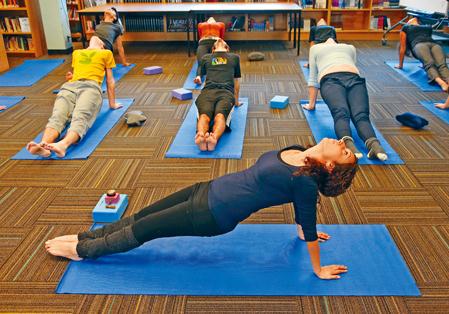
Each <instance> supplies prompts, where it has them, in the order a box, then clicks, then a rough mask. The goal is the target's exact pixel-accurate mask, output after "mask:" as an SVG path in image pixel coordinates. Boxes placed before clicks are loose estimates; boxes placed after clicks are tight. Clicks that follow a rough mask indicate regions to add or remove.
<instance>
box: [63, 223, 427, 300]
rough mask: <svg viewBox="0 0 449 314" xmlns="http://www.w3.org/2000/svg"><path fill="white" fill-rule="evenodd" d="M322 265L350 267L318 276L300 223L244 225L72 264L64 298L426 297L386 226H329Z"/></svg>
mask: <svg viewBox="0 0 449 314" xmlns="http://www.w3.org/2000/svg"><path fill="white" fill-rule="evenodd" d="M319 230H322V231H324V232H328V233H329V234H330V235H331V236H332V239H331V240H329V241H328V242H325V243H322V244H320V247H321V262H322V265H329V264H344V265H347V266H348V269H349V271H348V273H346V274H342V276H341V278H340V279H338V280H321V279H319V278H318V277H316V276H315V275H314V274H313V272H312V266H311V264H310V259H309V254H308V251H307V246H306V243H305V242H303V241H301V240H299V239H298V236H297V233H296V226H295V225H268V224H267V225H248V224H245V225H239V226H237V228H236V229H235V230H234V231H232V232H230V233H228V234H225V235H221V236H217V237H210V238H208V237H176V238H164V239H157V240H153V241H150V242H147V243H146V244H144V245H143V246H141V247H139V248H137V249H134V250H132V251H129V252H126V253H120V254H115V255H110V256H103V257H101V258H99V259H97V260H93V261H92V260H84V261H81V262H70V263H69V265H68V267H67V270H66V272H65V273H64V275H63V277H62V278H61V281H60V282H59V285H58V287H57V288H56V292H57V293H76V294H152V295H241V296H250V295H260V296H299V295H304V296H419V295H420V291H419V289H418V287H417V286H416V283H415V281H414V279H413V277H412V275H411V274H410V271H409V269H408V268H407V265H406V264H405V262H404V259H403V258H402V256H401V254H400V252H399V250H398V249H397V247H396V245H395V243H394V241H393V239H392V238H391V236H390V234H389V232H388V230H387V228H386V227H385V226H384V225H321V226H319Z"/></svg>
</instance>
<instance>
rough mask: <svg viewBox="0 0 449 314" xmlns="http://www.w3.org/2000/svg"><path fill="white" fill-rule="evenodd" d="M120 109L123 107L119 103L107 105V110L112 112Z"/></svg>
mask: <svg viewBox="0 0 449 314" xmlns="http://www.w3.org/2000/svg"><path fill="white" fill-rule="evenodd" d="M122 107H123V105H122V104H121V103H118V102H116V103H114V104H113V105H109V108H111V109H114V110H115V109H120V108H122Z"/></svg>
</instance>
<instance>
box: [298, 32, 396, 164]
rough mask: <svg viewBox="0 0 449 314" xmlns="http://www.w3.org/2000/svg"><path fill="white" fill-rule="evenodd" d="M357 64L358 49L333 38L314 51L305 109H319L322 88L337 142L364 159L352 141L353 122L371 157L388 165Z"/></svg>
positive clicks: (312, 50)
mask: <svg viewBox="0 0 449 314" xmlns="http://www.w3.org/2000/svg"><path fill="white" fill-rule="evenodd" d="M355 63H356V49H355V47H354V46H352V45H347V44H337V43H336V42H335V40H333V39H332V38H329V39H328V40H327V41H326V42H324V43H321V44H317V45H314V46H313V47H312V48H310V53H309V64H310V75H309V82H308V86H309V103H308V104H306V105H304V106H303V107H304V109H307V110H314V109H315V103H316V98H317V94H318V88H320V91H321V97H322V98H323V100H324V102H325V103H326V105H327V106H328V107H329V110H330V112H331V114H332V117H333V119H334V129H335V134H336V135H337V138H339V139H343V140H344V141H345V143H346V146H347V147H348V148H349V149H350V150H351V151H352V152H353V153H354V154H355V155H356V156H357V157H358V158H361V157H362V153H361V152H359V151H358V150H357V148H356V147H355V145H354V140H353V138H352V134H351V128H350V121H351V120H352V122H353V123H354V125H355V128H356V130H357V134H358V135H359V137H360V138H361V139H362V140H363V141H364V142H365V145H366V147H367V149H368V156H367V157H368V158H371V159H373V158H377V159H380V160H383V161H384V160H387V158H388V156H387V154H386V153H385V150H384V149H383V148H382V146H381V145H380V142H379V140H378V139H377V138H376V134H375V132H374V129H373V126H372V125H371V121H370V119H369V99H368V91H367V89H366V81H365V79H364V78H361V77H360V75H359V70H358V69H357V67H356V65H355Z"/></svg>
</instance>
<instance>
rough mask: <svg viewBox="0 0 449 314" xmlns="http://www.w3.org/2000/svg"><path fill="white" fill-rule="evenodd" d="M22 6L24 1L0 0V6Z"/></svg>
mask: <svg viewBox="0 0 449 314" xmlns="http://www.w3.org/2000/svg"><path fill="white" fill-rule="evenodd" d="M21 6H22V7H24V6H25V5H24V3H23V2H20V1H18V0H0V8H1V7H16V8H18V7H21Z"/></svg>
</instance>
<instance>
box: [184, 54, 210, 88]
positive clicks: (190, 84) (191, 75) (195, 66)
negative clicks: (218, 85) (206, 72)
mask: <svg viewBox="0 0 449 314" xmlns="http://www.w3.org/2000/svg"><path fill="white" fill-rule="evenodd" d="M197 69H198V62H196V60H195V62H194V63H193V66H192V70H190V73H189V76H188V77H187V78H186V81H185V82H184V86H183V88H185V89H202V88H203V87H204V82H205V80H206V77H205V76H203V78H202V82H203V84H201V85H200V84H195V83H194V82H193V79H194V78H195V77H196V70H197Z"/></svg>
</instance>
